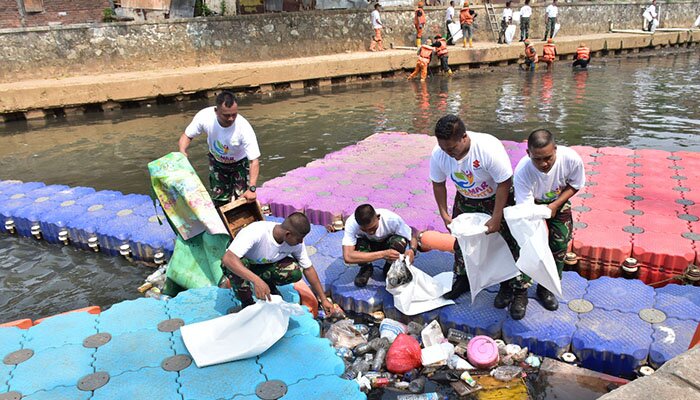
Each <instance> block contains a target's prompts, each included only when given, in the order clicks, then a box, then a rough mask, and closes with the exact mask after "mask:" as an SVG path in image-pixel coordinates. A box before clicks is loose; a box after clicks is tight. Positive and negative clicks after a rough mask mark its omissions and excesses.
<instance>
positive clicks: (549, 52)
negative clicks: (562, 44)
mask: <svg viewBox="0 0 700 400" xmlns="http://www.w3.org/2000/svg"><path fill="white" fill-rule="evenodd" d="M556 58H557V46H555V45H554V41H553V40H552V38H549V39H547V43H545V45H544V50H543V51H542V62H545V63H547V69H548V70H549V69H552V65H553V64H554V60H556Z"/></svg>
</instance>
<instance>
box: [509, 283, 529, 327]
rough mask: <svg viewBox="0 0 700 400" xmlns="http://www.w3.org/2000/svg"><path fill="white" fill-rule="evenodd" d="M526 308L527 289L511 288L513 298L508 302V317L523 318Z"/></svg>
mask: <svg viewBox="0 0 700 400" xmlns="http://www.w3.org/2000/svg"><path fill="white" fill-rule="evenodd" d="M526 310H527V289H513V300H512V301H511V302H510V309H509V311H510V317H511V318H513V319H514V320H516V321H517V320H519V319H523V317H524V316H525V311H526Z"/></svg>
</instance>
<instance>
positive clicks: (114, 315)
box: [97, 297, 170, 336]
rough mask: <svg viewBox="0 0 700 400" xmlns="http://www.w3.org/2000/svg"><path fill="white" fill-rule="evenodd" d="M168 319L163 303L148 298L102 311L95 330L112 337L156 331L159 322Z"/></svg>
mask: <svg viewBox="0 0 700 400" xmlns="http://www.w3.org/2000/svg"><path fill="white" fill-rule="evenodd" d="M166 319H170V316H169V315H168V313H167V308H166V306H165V302H162V301H155V300H152V299H149V298H145V297H144V298H140V299H137V300H129V301H123V302H121V303H118V304H115V305H113V306H112V307H111V308H110V309H109V310H107V311H103V312H102V313H101V314H100V315H99V317H98V318H97V330H98V331H99V332H106V333H109V334H110V335H112V336H115V335H121V334H122V333H127V332H136V331H139V330H141V329H151V330H156V329H158V324H159V323H160V322H161V321H164V320H166Z"/></svg>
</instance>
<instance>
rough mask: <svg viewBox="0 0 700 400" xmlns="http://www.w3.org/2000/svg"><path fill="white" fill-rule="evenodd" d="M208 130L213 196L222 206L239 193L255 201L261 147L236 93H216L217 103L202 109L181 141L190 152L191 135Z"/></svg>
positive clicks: (184, 152)
mask: <svg viewBox="0 0 700 400" xmlns="http://www.w3.org/2000/svg"><path fill="white" fill-rule="evenodd" d="M202 133H206V134H207V144H208V145H209V184H210V185H211V191H212V200H213V201H214V204H215V205H216V206H222V205H224V204H226V203H228V202H230V201H231V200H232V198H233V199H237V198H239V197H241V196H242V197H243V198H245V199H246V200H247V201H254V200H255V198H256V194H255V190H256V186H255V185H256V184H257V182H258V174H259V173H260V163H259V161H258V158H260V149H259V148H258V140H257V138H256V137H255V131H253V127H252V126H250V124H249V123H248V120H246V119H245V118H243V116H242V115H238V103H237V101H236V97H235V96H234V95H233V93H231V92H229V91H226V90H224V91H223V92H221V93H219V95H218V96H216V105H215V106H213V107H207V108H205V109H203V110H201V111H199V112H198V113H197V114H196V115H195V116H194V118H193V119H192V122H191V123H190V124H189V125H188V126H187V128H186V129H185V132H184V133H183V134H182V136H180V141H179V142H178V145H179V149H180V152H181V153H182V154H184V155H185V156H187V148H188V147H189V145H190V143H191V142H192V139H194V138H195V137H197V136H199V135H201V134H202Z"/></svg>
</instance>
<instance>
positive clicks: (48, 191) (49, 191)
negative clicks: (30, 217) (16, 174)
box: [27, 185, 70, 199]
mask: <svg viewBox="0 0 700 400" xmlns="http://www.w3.org/2000/svg"><path fill="white" fill-rule="evenodd" d="M65 190H70V187H68V186H66V185H48V186H43V187H40V188H37V189H34V190H32V191H29V192H27V197H30V198H32V199H39V198H43V197H48V198H51V197H52V196H54V195H56V194H57V193H58V192H61V191H65Z"/></svg>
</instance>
